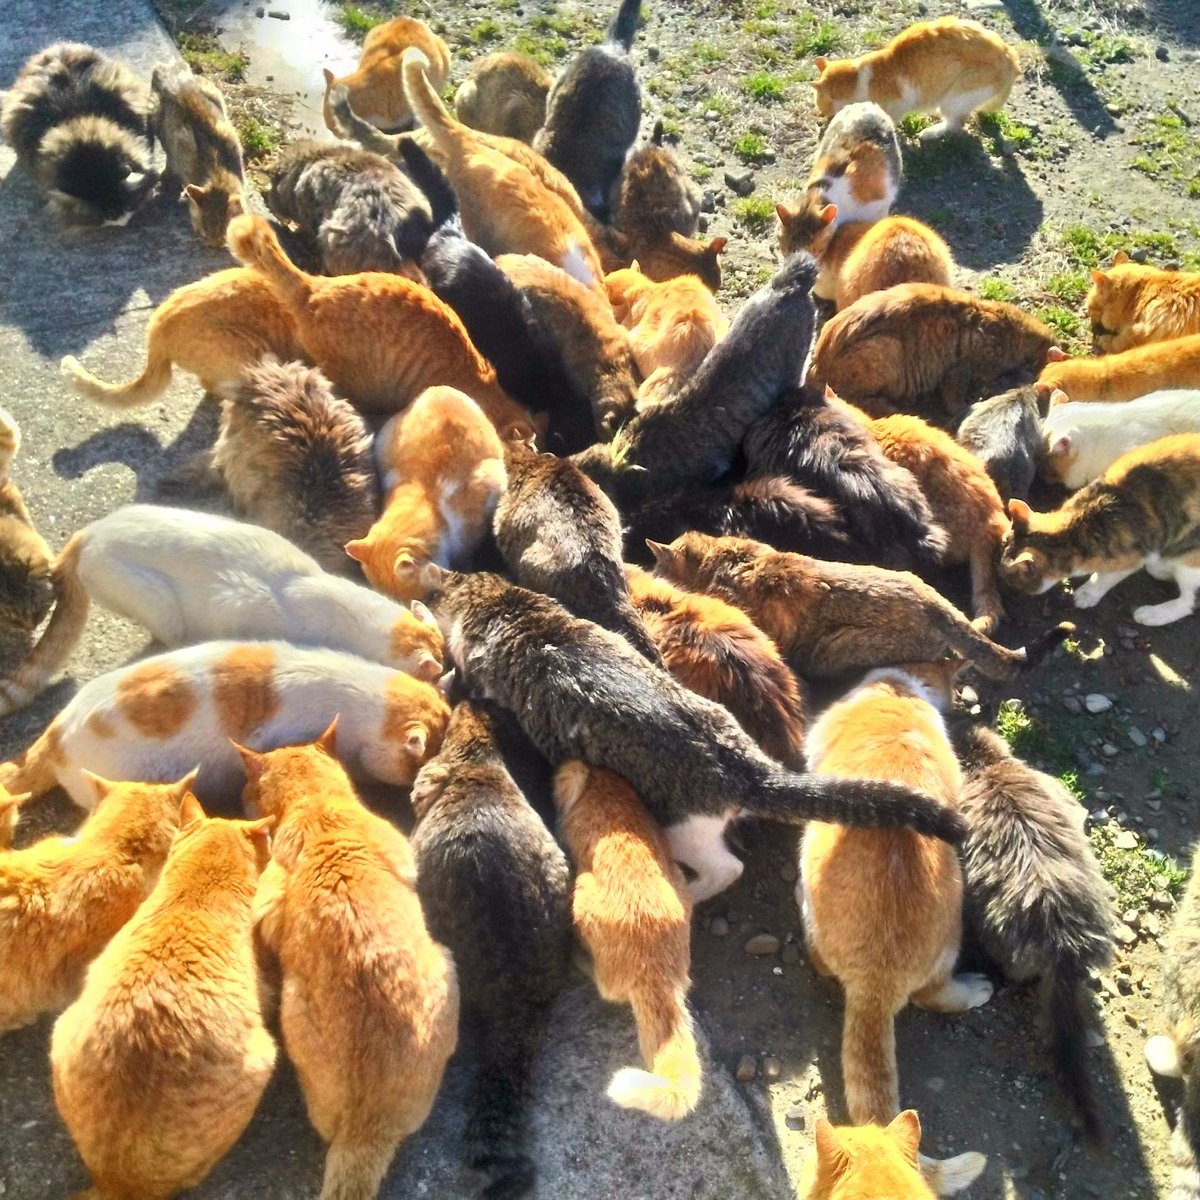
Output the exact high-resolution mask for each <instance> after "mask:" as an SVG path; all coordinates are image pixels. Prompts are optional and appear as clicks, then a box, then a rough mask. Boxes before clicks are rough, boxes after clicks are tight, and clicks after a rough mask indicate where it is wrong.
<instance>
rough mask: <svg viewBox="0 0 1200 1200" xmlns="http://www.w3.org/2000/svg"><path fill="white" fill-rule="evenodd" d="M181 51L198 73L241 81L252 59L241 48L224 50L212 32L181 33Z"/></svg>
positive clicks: (228, 81) (229, 81)
mask: <svg viewBox="0 0 1200 1200" xmlns="http://www.w3.org/2000/svg"><path fill="white" fill-rule="evenodd" d="M179 53H180V54H182V55H183V61H184V62H185V63H187V65H188V66H189V67H191V68H192V70H193V71H195V72H196V73H197V74H198V75H208V76H210V77H212V78H217V79H222V80H224V81H225V82H226V83H241V81H242V80H243V79H244V78H245V77H246V68H247V67H248V66H249V65H250V60H249V59H248V58H247V57H246V56H245V55H244V54H243V53H242V52H241V51H240V50H223V49H222V48H221V45H220V43H219V42H218V41H217V39H216V38H215V37H214V36H213V35H212V34H211V33H181V34H180V35H179Z"/></svg>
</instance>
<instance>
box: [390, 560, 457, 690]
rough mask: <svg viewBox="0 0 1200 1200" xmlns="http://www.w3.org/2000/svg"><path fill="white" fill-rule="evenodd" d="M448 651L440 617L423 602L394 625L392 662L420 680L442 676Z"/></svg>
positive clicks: (413, 604) (411, 608) (432, 679)
mask: <svg viewBox="0 0 1200 1200" xmlns="http://www.w3.org/2000/svg"><path fill="white" fill-rule="evenodd" d="M439 574H440V572H439ZM445 652H446V646H445V640H444V639H443V637H442V631H441V629H440V628H439V626H438V623H437V618H436V617H435V616H434V615H433V613H431V612H430V611H429V609H428V608H426V606H425V605H424V604H422V603H421V601H420V600H414V601H413V603H412V606H411V607H410V609H409V610H408V611H407V612H404V613H401V614H400V616H399V617H398V618H397V619H396V623H395V624H394V625H393V626H392V644H391V661H392V663H393V664H394V665H395V666H397V667H398V668H399V669H400V670H402V671H407V672H408V674H410V675H413V676H415V677H416V678H417V679H423V680H424V681H425V682H426V683H434V682H435V681H436V680H438V679H440V678H441V677H442V662H443V659H444V656H445Z"/></svg>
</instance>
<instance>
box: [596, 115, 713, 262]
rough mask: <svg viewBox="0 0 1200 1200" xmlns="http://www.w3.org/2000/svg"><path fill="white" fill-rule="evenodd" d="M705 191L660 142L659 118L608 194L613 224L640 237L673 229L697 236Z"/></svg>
mask: <svg viewBox="0 0 1200 1200" xmlns="http://www.w3.org/2000/svg"><path fill="white" fill-rule="evenodd" d="M702 200H703V195H702V193H701V191H700V188H699V187H698V186H697V185H696V184H695V183H694V182H693V181H692V180H691V179H689V178H688V174H687V171H686V170H685V169H684V166H683V164H682V163H681V162H680V161H679V159H678V157H677V156H676V155H675V153H674V152H673V151H672V150H670V149H668V148H667V147H666V146H664V145H663V123H662V121H657V122H656V123H655V125H654V132H653V134H652V135H651V137H650V140H649V141H648V142H647V143H646V144H645V145H642V146H639V147H638V148H637V149H636V150H632V151H630V153H629V156H628V157H627V158H626V159H625V165H624V167H623V168H622V169H621V174H620V176H619V177H618V179H617V181H616V183H614V184H613V187H612V192H611V195H610V197H609V204H610V209H611V219H612V224H613V225H614V226H615V227H616V228H617V229H619V230H620V231H621V232H622V233H624V234H627V235H628V236H630V237H632V238H633V239H634V240H635V241H638V242H654V241H657V240H660V239H662V238H664V237H666V236H667V235H668V234H671V233H678V234H680V235H682V236H683V237H689V238H690V237H695V235H696V227H697V225H698V224H699V221H700V205H701V202H702Z"/></svg>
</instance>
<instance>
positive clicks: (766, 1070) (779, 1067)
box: [762, 1054, 783, 1080]
mask: <svg viewBox="0 0 1200 1200" xmlns="http://www.w3.org/2000/svg"><path fill="white" fill-rule="evenodd" d="M762 1073H763V1078H764V1079H770V1080H775V1079H778V1078H779V1077H780V1075H782V1074H783V1063H781V1062H780V1061H779V1059H777V1058H776V1057H775V1056H774V1055H773V1054H768V1055H767V1057H766V1058H764V1059H763V1060H762Z"/></svg>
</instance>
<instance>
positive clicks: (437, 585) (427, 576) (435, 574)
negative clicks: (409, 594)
mask: <svg viewBox="0 0 1200 1200" xmlns="http://www.w3.org/2000/svg"><path fill="white" fill-rule="evenodd" d="M421 582H422V584H424V586H425V588H426V590H427V591H430V592H437V591H440V590H441V587H442V568H441V567H439V566H438V565H437V563H432V562H431V563H426V564H425V565H424V566H423V567H422V568H421Z"/></svg>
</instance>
